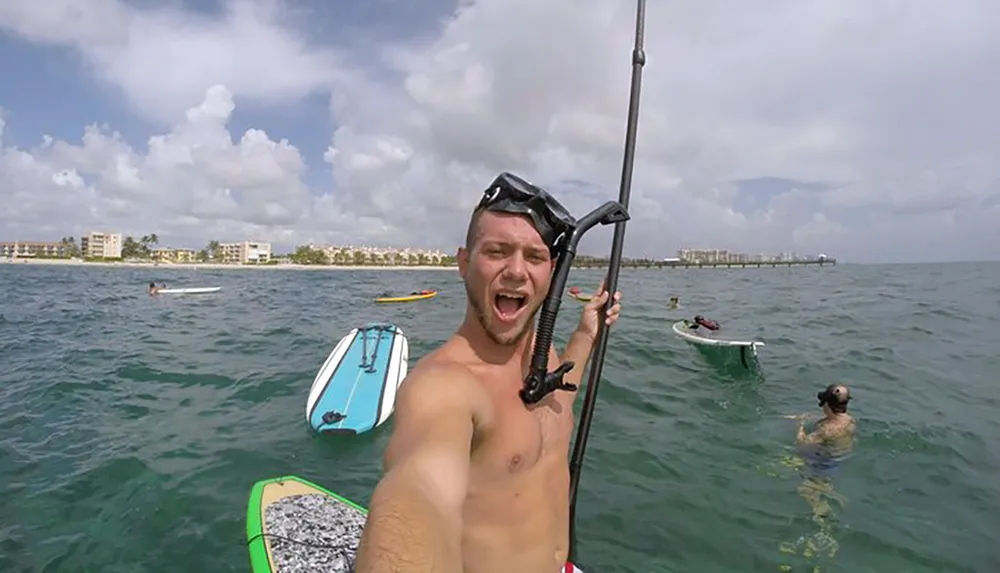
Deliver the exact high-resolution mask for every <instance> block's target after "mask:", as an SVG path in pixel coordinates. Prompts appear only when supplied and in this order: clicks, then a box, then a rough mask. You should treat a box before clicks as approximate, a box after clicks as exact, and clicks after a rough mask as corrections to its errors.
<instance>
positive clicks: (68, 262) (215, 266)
mask: <svg viewBox="0 0 1000 573" xmlns="http://www.w3.org/2000/svg"><path fill="white" fill-rule="evenodd" d="M0 264H5V265H25V264H26V265H51V266H73V267H123V268H131V269H150V270H153V269H155V270H163V269H184V270H198V269H209V270H220V269H221V270H230V269H234V270H277V271H453V272H457V271H458V267H457V266H440V265H436V266H435V265H425V266H420V265H414V266H404V265H300V264H296V263H282V264H277V265H234V264H226V263H154V262H152V261H150V262H138V261H94V262H90V261H84V260H80V259H30V258H24V259H14V260H11V259H9V258H2V259H0Z"/></svg>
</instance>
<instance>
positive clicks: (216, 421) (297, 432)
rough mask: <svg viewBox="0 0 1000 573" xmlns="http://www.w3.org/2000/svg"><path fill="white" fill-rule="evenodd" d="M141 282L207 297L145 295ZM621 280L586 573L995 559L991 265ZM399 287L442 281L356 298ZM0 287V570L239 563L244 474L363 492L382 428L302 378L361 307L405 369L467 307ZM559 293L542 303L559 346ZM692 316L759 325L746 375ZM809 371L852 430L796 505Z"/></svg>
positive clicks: (997, 285)
mask: <svg viewBox="0 0 1000 573" xmlns="http://www.w3.org/2000/svg"><path fill="white" fill-rule="evenodd" d="M150 272H155V277H151V275H150ZM600 276H601V273H600V272H599V271H580V272H574V273H573V274H572V275H571V280H570V284H571V285H581V286H583V287H584V288H590V287H592V286H594V285H596V284H597V282H599V280H600ZM151 278H155V279H156V280H164V281H167V282H168V284H170V285H171V286H206V285H220V286H222V287H223V291H222V293H220V294H218V295H207V296H188V297H181V296H161V297H149V296H147V295H146V292H145V285H146V284H147V283H148V282H149V280H151ZM620 283H621V287H620V288H621V290H622V291H623V296H624V300H623V305H624V306H623V314H622V318H621V320H620V322H619V324H618V325H617V326H616V327H615V330H614V332H613V334H612V336H611V339H610V344H609V348H608V356H607V360H606V363H605V368H604V377H603V381H602V384H601V392H600V396H599V399H598V403H597V411H596V416H595V420H594V424H593V428H592V433H591V438H590V441H589V444H588V452H587V457H586V460H585V465H584V471H583V476H582V481H581V492H580V498H579V504H578V527H577V530H578V543H579V555H578V562H579V564H580V565H581V566H583V567H584V568H585V569H586V570H587V571H591V572H614V571H617V572H634V573H647V572H678V573H685V572H726V571H741V572H757V571H761V572H763V571H810V572H812V571H844V572H852V573H861V572H868V571H871V572H883V573H884V572H893V573H895V572H907V573H924V572H928V573H929V572H949V573H965V572H970V573H971V572H976V573H989V572H996V571H1000V549H998V548H1000V521H998V518H997V516H998V515H1000V479H997V476H998V475H1000V415H998V412H1000V392H998V389H1000V265H998V264H991V265H971V264H970V265H965V264H950V265H913V266H906V265H892V266H858V265H843V264H842V265H839V266H837V267H824V268H797V269H759V270H758V269H732V270H722V269H703V270H698V269H686V270H681V269H675V270H624V271H623V273H622V277H621V280H620ZM422 288H436V289H440V291H441V294H440V295H439V296H438V297H437V298H435V299H432V300H429V301H422V302H418V303H411V304H404V305H374V304H372V303H371V302H369V301H370V300H371V298H372V297H373V296H375V295H377V294H378V293H380V292H382V291H383V290H403V291H406V292H409V291H411V290H416V289H422ZM0 291H2V292H3V296H2V298H0V477H2V479H0V571H3V572H4V573H13V572H20V571H32V572H34V571H46V572H47V571H71V572H78V571H81V572H82V571H87V572H90V571H95V572H96V571H100V572H103V573H111V572H119V571H120V572H129V573H139V572H154V571H214V572H221V571H249V557H248V552H247V548H246V534H245V523H246V504H247V497H248V494H249V491H250V487H251V485H252V484H253V483H254V482H255V481H256V480H259V479H263V478H268V477H275V476H278V475H285V474H297V475H300V476H303V477H305V478H308V479H311V480H314V481H317V482H318V483H321V484H324V485H326V486H327V487H329V488H331V489H333V490H335V491H337V492H339V493H341V494H343V495H346V496H348V497H350V498H353V499H355V500H356V501H358V502H360V503H363V504H367V503H368V500H369V498H370V494H371V491H372V488H373V487H374V485H375V483H376V481H377V479H378V475H379V464H380V454H381V451H382V448H383V447H384V445H385V443H386V439H387V437H388V429H389V428H388V427H383V428H380V429H379V430H377V431H375V432H373V433H370V434H367V435H364V436H360V437H356V438H347V437H332V436H316V435H313V434H312V433H311V432H310V430H309V428H308V427H307V425H306V422H305V418H304V416H305V400H306V395H307V392H308V389H309V385H310V383H311V381H312V378H313V376H314V375H315V373H316V370H317V369H318V368H319V366H320V364H321V363H322V361H323V360H324V359H325V357H326V356H327V354H328V353H329V351H330V350H331V348H332V346H333V344H334V343H335V342H336V341H337V340H338V339H339V338H340V337H341V336H343V334H345V333H346V332H347V330H349V329H350V328H351V327H353V326H356V325H357V324H358V323H362V322H367V321H369V320H392V321H394V322H396V323H397V324H399V325H400V326H401V327H402V328H403V329H404V332H405V333H406V334H407V335H408V337H409V339H410V344H411V359H413V360H416V359H419V358H420V357H421V356H422V355H424V354H426V353H427V352H428V351H429V350H431V349H432V348H434V347H435V346H436V345H437V344H439V343H441V342H442V341H443V340H444V339H445V338H446V337H447V336H448V335H449V334H450V333H451V332H452V330H453V329H454V327H455V326H456V325H457V324H458V322H459V320H460V319H461V316H462V311H463V309H464V300H463V297H464V290H463V288H462V285H461V283H460V281H459V278H458V276H457V274H456V273H451V272H440V271H439V272H418V271H315V272H294V271H281V270H269V271H234V270H229V271H226V270H169V269H157V270H155V271H150V270H148V269H135V268H106V267H94V268H90V267H68V266H67V267H57V266H35V265H0ZM671 293H675V294H677V295H679V296H680V300H681V308H680V309H677V310H673V311H671V310H667V308H666V299H667V297H668V296H669V294H671ZM577 308H578V305H577V303H575V302H574V301H572V300H570V299H567V300H566V302H565V303H564V305H563V313H562V315H561V317H560V321H559V334H558V336H557V342H558V343H559V344H560V345H561V344H562V342H563V341H564V339H565V335H566V334H568V332H569V330H570V329H571V328H572V326H573V324H574V322H575V320H576V317H577ZM696 313H700V314H705V315H708V316H710V317H712V318H715V319H717V320H719V321H720V322H721V323H722V324H723V327H724V328H726V329H727V330H731V331H735V332H742V333H745V334H746V335H747V336H753V337H757V338H759V339H761V340H763V341H765V343H766V346H764V347H762V348H760V350H759V355H760V356H759V362H760V372H759V373H757V374H748V373H747V372H746V371H745V370H743V369H742V368H741V367H740V366H739V364H738V363H734V361H733V360H732V359H731V357H726V356H720V355H717V354H706V353H703V352H700V351H699V350H697V349H696V348H694V347H692V346H691V345H689V344H688V343H686V342H684V341H683V340H681V339H679V338H678V337H677V336H675V335H674V334H673V333H672V332H671V330H670V325H671V323H672V322H673V321H674V320H677V319H679V318H682V317H690V316H693V315H694V314H696ZM833 382H842V383H846V384H848V385H849V386H850V388H851V390H852V393H853V395H854V400H853V401H852V402H851V412H852V414H854V415H855V417H856V418H857V419H858V430H859V439H858V446H857V450H856V451H855V453H854V455H853V456H852V457H850V458H849V459H848V460H846V461H845V462H844V463H843V464H842V466H841V468H840V470H839V472H838V473H837V474H836V475H835V476H834V478H833V481H832V491H831V492H828V493H827V494H824V497H823V499H824V500H826V501H827V502H828V503H829V504H830V508H831V509H830V514H829V515H828V517H827V518H826V519H825V520H824V521H822V522H821V523H817V522H814V520H813V519H812V509H811V508H810V505H809V503H807V502H806V500H805V498H804V497H803V496H802V495H800V493H799V491H798V490H799V488H800V486H801V485H802V484H803V479H802V477H801V476H800V475H799V472H798V470H797V469H796V468H795V459H796V458H795V457H794V456H792V455H791V454H792V453H793V451H792V449H791V445H792V443H793V441H794V433H795V423H794V422H792V421H789V420H786V419H784V418H782V415H784V414H794V413H801V412H815V411H817V408H816V400H815V395H816V392H817V391H819V390H821V389H822V388H823V387H825V386H826V385H827V384H830V383H833ZM581 401H582V400H581ZM390 423H391V422H390ZM817 568H818V569H817Z"/></svg>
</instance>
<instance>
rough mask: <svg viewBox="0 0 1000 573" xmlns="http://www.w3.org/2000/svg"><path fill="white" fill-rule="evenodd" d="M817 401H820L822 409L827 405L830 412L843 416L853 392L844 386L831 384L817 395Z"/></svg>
mask: <svg viewBox="0 0 1000 573" xmlns="http://www.w3.org/2000/svg"><path fill="white" fill-rule="evenodd" d="M816 399H817V400H819V406H820V407H821V408H822V407H823V406H824V405H825V406H828V407H829V408H830V411H832V412H835V413H837V414H843V413H844V412H846V411H847V403H848V402H850V400H851V392H850V391H849V390H848V389H847V386H844V385H843V384H830V385H829V386H827V387H826V389H825V390H823V391H822V392H817V393H816Z"/></svg>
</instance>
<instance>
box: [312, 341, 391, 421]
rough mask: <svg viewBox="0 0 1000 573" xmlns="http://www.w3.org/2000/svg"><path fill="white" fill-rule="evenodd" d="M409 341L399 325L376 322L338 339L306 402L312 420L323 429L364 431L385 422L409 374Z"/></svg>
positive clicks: (321, 368) (318, 373) (314, 380)
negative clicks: (397, 393)
mask: <svg viewBox="0 0 1000 573" xmlns="http://www.w3.org/2000/svg"><path fill="white" fill-rule="evenodd" d="M409 353H410V350H409V342H408V341H407V340H406V337H405V336H404V335H403V331H402V330H400V328H399V327H397V326H395V325H393V324H387V323H370V324H366V325H365V326H363V327H360V328H355V329H352V330H351V331H350V332H349V333H348V334H347V335H346V336H344V337H343V338H341V339H340V341H339V342H337V345H336V346H335V347H334V349H333V351H331V352H330V355H329V356H328V357H327V359H326V361H325V362H324V363H323V365H322V367H320V369H319V372H317V374H316V377H315V379H313V383H312V386H311V387H310V389H309V397H308V399H307V400H306V420H307V421H308V422H309V426H310V427H312V429H313V430H315V431H317V432H338V433H349V434H361V433H363V432H367V431H369V430H371V429H373V428H376V427H378V426H380V425H381V424H382V423H384V422H385V421H386V420H388V419H389V416H391V415H392V412H393V410H394V408H395V401H396V390H397V389H398V387H399V384H400V383H401V382H402V381H403V379H404V378H405V377H406V373H407V363H408V361H409Z"/></svg>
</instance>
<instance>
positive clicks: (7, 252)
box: [0, 241, 69, 259]
mask: <svg viewBox="0 0 1000 573" xmlns="http://www.w3.org/2000/svg"><path fill="white" fill-rule="evenodd" d="M67 248H68V245H67V244H66V243H47V242H43V241H14V242H13V243H0V257H2V258H8V259H17V258H35V257H65V256H67V255H68V254H69V253H68V252H67Z"/></svg>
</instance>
